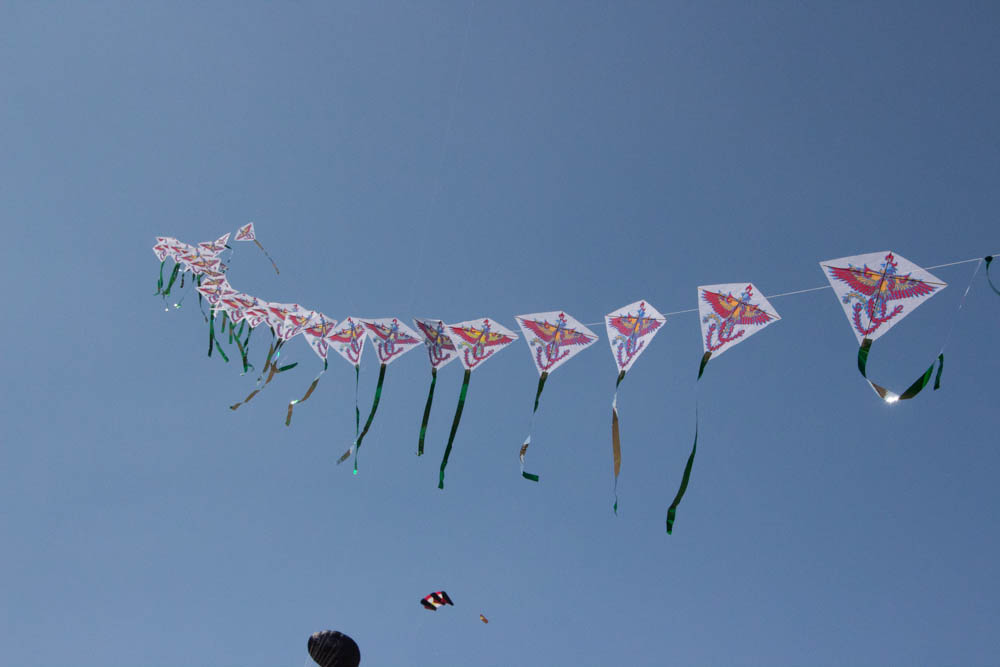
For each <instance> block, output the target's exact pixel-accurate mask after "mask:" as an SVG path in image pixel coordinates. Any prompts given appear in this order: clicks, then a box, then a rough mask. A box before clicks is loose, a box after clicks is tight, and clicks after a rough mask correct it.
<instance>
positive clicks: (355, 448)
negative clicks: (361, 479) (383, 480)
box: [337, 364, 386, 475]
mask: <svg viewBox="0 0 1000 667" xmlns="http://www.w3.org/2000/svg"><path fill="white" fill-rule="evenodd" d="M385 368H386V366H385V364H382V365H381V366H379V368H378V384H376V385H375V399H374V400H373V401H372V409H371V412H369V413H368V419H366V420H365V427H364V428H363V429H361V433H360V434H359V435H358V436H357V437H356V438H355V439H354V444H353V445H351V448H350V449H348V450H347V451H346V452H344V453H343V455H342V456H341V457H340V458H339V459H338V460H337V463H342V462H343V461H346V460H347V459H348V457H350V455H351V453H352V452H353V453H354V474H355V475H357V474H358V456H359V455H360V453H361V441H362V440H364V439H365V435H367V433H368V429H370V428H371V426H372V420H374V419H375V411H376V410H378V403H379V401H380V400H382V383H383V382H385Z"/></svg>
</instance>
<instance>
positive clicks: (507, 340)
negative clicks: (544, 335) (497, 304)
mask: <svg viewBox="0 0 1000 667" xmlns="http://www.w3.org/2000/svg"><path fill="white" fill-rule="evenodd" d="M448 330H449V336H450V338H451V340H452V342H453V343H454V344H455V349H456V350H457V351H458V358H459V360H460V361H461V362H462V366H463V367H464V368H465V374H464V375H463V376H462V390H461V391H460V392H459V394H458V407H457V408H455V418H454V419H453V420H452V422H451V432H450V433H449V434H448V444H447V446H446V447H445V448H444V458H443V459H441V471H440V473H439V476H438V488H439V489H443V488H444V469H445V468H447V467H448V457H450V456H451V446H452V444H453V443H454V442H455V433H457V432H458V423H459V422H460V421H461V420H462V409H463V408H464V407H465V397H466V394H467V393H468V391H469V378H470V377H471V376H472V371H474V370H475V369H477V368H479V367H480V366H481V365H482V364H483V363H484V362H485V361H486V360H487V359H489V358H491V357H492V356H493V355H495V354H496V353H497V352H499V351H500V350H502V349H504V348H505V347H507V346H508V345H510V344H511V343H513V342H514V341H515V340H517V338H518V336H517V334H516V333H514V332H513V331H511V330H510V329H507V328H505V327H503V326H501V325H499V324H497V323H496V322H495V321H494V320H491V319H490V318H488V317H484V318H480V319H475V320H466V321H465V322H459V323H458V324H451V325H449V326H448Z"/></svg>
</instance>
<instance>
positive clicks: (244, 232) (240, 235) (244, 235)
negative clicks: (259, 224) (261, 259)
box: [236, 222, 281, 275]
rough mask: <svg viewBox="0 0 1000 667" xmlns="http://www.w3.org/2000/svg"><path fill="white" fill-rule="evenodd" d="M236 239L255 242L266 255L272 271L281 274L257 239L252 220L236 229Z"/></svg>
mask: <svg viewBox="0 0 1000 667" xmlns="http://www.w3.org/2000/svg"><path fill="white" fill-rule="evenodd" d="M236 240H237V241H253V242H254V243H256V244H257V247H258V248H260V251H261V252H262V253H264V256H265V257H267V259H268V261H270V262H271V266H273V267H274V272H275V273H277V274H278V275H281V271H279V270H278V265H277V264H275V263H274V260H273V259H272V258H271V255H269V254H268V252H267V250H265V249H264V246H262V245H261V244H260V241H258V240H257V234H256V232H255V231H254V228H253V223H252V222H248V223H247V224H245V225H243V226H242V227H240V228H239V229H238V230H236Z"/></svg>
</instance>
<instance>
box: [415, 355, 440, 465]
mask: <svg viewBox="0 0 1000 667" xmlns="http://www.w3.org/2000/svg"><path fill="white" fill-rule="evenodd" d="M437 379H438V372H437V369H436V368H431V388H430V391H428V392H427V403H426V404H425V405H424V418H423V420H422V421H421V422H420V440H419V442H417V456H423V455H424V436H425V435H427V420H428V419H430V417H431V403H433V402H434V385H435V384H437Z"/></svg>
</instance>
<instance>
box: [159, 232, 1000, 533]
mask: <svg viewBox="0 0 1000 667" xmlns="http://www.w3.org/2000/svg"><path fill="white" fill-rule="evenodd" d="M229 238H230V234H225V235H223V236H221V237H219V238H218V239H216V240H215V241H206V242H202V243H198V244H197V245H188V244H187V243H184V242H182V241H178V240H177V239H175V238H171V237H157V239H156V244H155V245H154V246H153V252H154V253H155V254H156V257H157V258H158V259H159V260H160V276H159V280H158V282H157V289H156V293H157V294H160V295H162V297H163V298H164V300H165V299H166V297H167V296H168V295H170V293H171V290H172V289H173V287H174V285H175V283H176V281H177V278H178V275H180V280H181V283H180V285H181V287H182V288H183V285H184V276H185V274H187V273H190V274H192V276H193V282H194V283H195V289H196V290H197V293H198V299H199V304H201V303H202V300H204V301H205V302H207V303H208V304H209V312H208V314H207V315H205V319H206V321H207V322H208V325H209V343H208V355H209V356H211V355H212V352H213V350H214V349H217V350H218V352H219V354H220V356H222V357H223V358H224V359H225V360H226V361H227V362H228V361H229V357H228V356H227V355H226V353H225V351H224V349H223V348H222V346H221V344H220V343H221V341H222V339H223V337H224V336H225V335H226V334H228V342H229V343H230V344H235V345H236V348H237V349H238V350H239V353H240V358H241V361H242V364H243V372H244V373H246V372H249V370H250V368H252V364H250V362H249V361H248V359H247V353H248V349H249V343H250V334H251V333H252V332H253V330H254V329H256V328H257V327H258V326H260V325H261V324H266V325H267V327H268V328H269V329H270V331H271V334H272V338H271V342H270V344H269V346H268V351H267V357H266V358H265V360H264V366H263V369H262V370H261V372H260V375H259V376H258V378H257V383H256V387H255V388H254V390H253V391H252V392H251V393H250V394H249V395H248V396H247V397H246V398H244V399H243V400H242V401H240V402H239V403H236V404H234V405H232V406H230V408H231V409H232V410H236V409H237V408H239V407H240V406H241V405H243V404H244V403H247V402H248V401H250V400H251V399H253V398H254V396H256V395H257V394H258V393H260V391H261V390H263V389H264V387H266V386H267V385H268V384H269V383H270V382H271V380H272V379H274V377H275V376H276V375H277V374H279V373H283V372H285V371H288V370H291V369H292V368H294V367H295V366H296V365H297V364H296V363H292V364H288V365H284V366H282V365H279V363H278V360H279V358H280V356H281V350H282V348H283V346H284V345H285V344H287V343H288V341H290V340H291V339H292V338H294V337H296V336H298V335H300V334H301V335H302V336H303V337H304V338H305V340H306V341H307V342H308V344H309V346H310V347H311V348H312V349H313V351H314V352H315V353H316V354H317V356H319V358H320V359H321V360H322V361H323V370H322V371H320V373H319V375H317V376H316V378H315V379H314V380H313V381H312V383H311V384H310V385H309V388H308V389H307V390H306V392H305V394H304V395H303V396H302V398H299V399H297V400H293V401H291V402H290V403H289V404H288V412H287V415H286V417H285V424H286V425H290V424H291V421H292V412H293V410H294V407H295V406H296V405H298V404H300V403H303V402H305V401H306V400H308V399H309V397H310V396H311V395H312V393H313V391H314V390H315V389H316V386H317V384H318V383H319V380H320V378H321V377H322V375H323V373H325V372H326V370H327V365H328V361H329V351H330V350H331V349H332V350H334V351H335V352H336V353H337V354H339V355H340V356H341V357H343V358H344V359H345V360H347V362H348V363H351V364H353V365H354V371H355V376H354V377H355V437H354V442H353V444H352V445H351V447H350V448H349V449H348V450H347V451H346V452H344V454H343V455H342V456H341V457H340V459H339V460H338V461H337V462H338V464H339V463H342V462H343V461H345V460H347V459H348V458H350V457H351V456H352V455H353V456H354V474H357V472H358V455H359V454H360V451H361V445H362V443H363V441H364V438H365V435H366V434H367V433H368V431H369V429H370V428H371V425H372V421H373V420H374V418H375V413H376V411H377V410H378V405H379V400H380V398H381V395H382V387H383V384H384V382H385V375H386V369H387V368H388V366H389V364H391V363H392V362H393V361H395V360H396V359H398V358H399V357H401V356H402V355H403V354H405V353H406V352H408V351H410V350H412V349H414V348H415V347H419V346H420V345H421V344H423V345H424V347H425V349H426V351H427V356H428V359H429V361H430V367H431V384H430V389H429V390H428V393H427V402H426V405H425V407H424V413H423V418H422V421H421V424H420V437H419V440H418V444H417V455H418V456H420V455H423V453H424V438H425V435H426V432H427V422H428V419H429V417H430V413H431V405H432V403H433V400H434V387H435V384H436V383H437V372H438V369H440V368H441V367H442V366H445V365H446V364H449V363H451V362H452V361H454V360H455V359H458V360H459V361H460V362H461V364H462V366H463V367H464V369H465V374H464V376H463V379H462V388H461V391H460V393H459V398H458V406H457V407H456V409H455V416H454V419H453V420H452V424H451V431H450V433H449V434H448V444H447V445H446V447H445V450H444V457H443V458H442V460H441V467H440V472H439V477H438V488H439V489H444V479H445V469H446V468H447V466H448V459H449V457H450V456H451V452H452V445H453V444H454V441H455V435H456V433H457V432H458V425H459V422H460V421H461V418H462V410H463V408H464V406H465V398H466V395H467V393H468V389H469V380H470V378H471V376H472V372H473V371H474V370H476V369H477V368H479V367H480V366H481V365H482V364H484V363H485V362H486V361H487V360H489V359H491V358H492V357H493V356H494V355H495V354H497V353H498V352H500V351H501V350H502V349H504V348H505V347H507V346H508V345H510V344H511V343H513V342H514V341H516V340H517V339H518V338H519V336H518V335H517V334H516V333H514V332H513V331H511V330H510V329H507V328H506V327H504V326H503V325H501V324H500V323H498V322H497V321H496V320H495V319H493V318H489V317H481V318H477V319H474V320H466V321H464V322H457V323H453V324H446V323H445V322H443V321H441V320H437V319H424V318H414V319H413V324H414V326H415V327H416V329H413V328H411V327H410V326H409V325H407V324H406V323H404V322H402V321H400V320H399V319H397V318H392V317H386V318H359V317H347V318H345V319H344V320H342V321H338V320H336V319H334V318H332V317H328V316H327V315H325V314H324V313H322V312H320V311H316V310H310V309H308V308H303V307H302V306H300V305H298V304H295V303H274V302H269V301H265V300H263V299H259V298H257V297H255V296H252V295H250V294H246V293H243V292H239V291H237V290H236V289H234V288H233V287H232V286H231V285H230V284H229V281H228V280H227V278H226V270H227V266H226V265H225V264H224V263H223V262H222V259H221V258H220V255H221V254H222V253H223V251H225V250H227V249H230V250H231V247H230V246H229V245H228V242H229ZM235 241H247V242H250V241H252V242H254V243H255V244H256V245H257V247H258V248H260V250H261V251H262V252H263V253H264V254H265V256H267V258H268V259H269V260H270V261H271V265H272V266H273V267H274V270H275V272H276V273H278V272H279V271H278V267H277V265H276V264H275V263H274V260H273V259H272V258H271V256H270V255H268V254H267V251H266V250H265V249H264V246H262V245H261V243H260V241H258V240H257V236H256V231H255V229H254V223H252V222H251V223H249V224H247V225H244V226H243V227H240V228H239V230H237V232H236V236H235ZM168 259H172V260H173V261H174V267H173V270H172V272H171V274H170V276H169V278H167V279H164V268H165V266H166V261H167V260H168ZM992 260H993V257H992V256H987V257H985V258H983V259H982V260H978V261H979V262H980V265H981V264H982V263H984V262H985V264H986V277H987V281H988V282H989V285H990V287H991V288H992V289H993V291H994V292H996V293H997V294H998V295H1000V290H998V289H997V288H996V286H995V285H994V284H993V281H992V279H991V277H990V274H989V268H990V263H991V262H992ZM963 261H976V260H963ZM955 263H956V264H957V263H963V262H955ZM820 266H821V268H822V270H823V274H824V275H825V276H826V277H827V280H829V282H830V287H832V288H833V291H834V293H835V294H836V296H837V299H838V300H839V301H840V303H841V306H842V307H843V309H844V314H845V315H846V316H847V319H848V322H849V323H850V325H851V328H852V329H853V331H854V335H855V337H856V338H857V340H858V344H859V347H858V370H859V371H860V372H861V375H862V376H863V377H864V378H865V380H866V381H867V382H868V384H869V385H870V386H871V387H872V389H873V390H874V391H875V393H876V394H878V396H879V397H881V398H882V399H883V400H885V401H886V402H887V403H895V402H897V401H902V400H908V399H911V398H913V397H914V396H916V395H917V394H919V393H920V391H921V390H922V389H923V388H924V387H925V386H927V385H928V384H929V383H930V381H931V378H932V376H933V375H934V366H935V364H936V365H937V375H936V377H935V378H934V389H938V388H939V387H940V385H941V373H942V371H943V370H944V345H942V347H941V349H940V351H939V353H938V355H937V357H936V358H935V359H934V360H933V361H932V362H931V365H930V366H929V367H928V368H927V369H926V370H925V371H924V372H923V373H921V375H920V376H919V377H918V378H917V379H916V380H915V381H914V382H913V383H912V384H911V385H910V386H909V387H907V388H906V389H905V390H903V391H902V392H899V393H897V392H894V391H891V390H889V389H887V388H886V387H884V386H882V385H880V384H877V383H876V382H874V381H872V380H870V379H869V378H868V373H867V362H868V355H869V353H870V351H871V347H872V343H873V342H874V341H875V340H877V339H878V338H880V337H881V336H883V335H884V334H885V333H886V332H888V331H889V330H890V329H891V328H892V327H894V326H895V325H896V324H898V323H899V322H900V321H902V319H903V318H904V317H906V316H907V315H908V314H910V313H911V312H913V310H914V309H915V308H917V307H918V306H920V304H922V303H923V302H924V301H926V300H927V299H929V298H930V297H932V296H934V295H935V294H937V293H939V292H940V291H941V290H943V289H944V288H945V287H946V286H947V285H946V283H944V282H943V281H941V280H940V279H939V278H937V277H936V276H934V275H933V274H931V273H930V272H929V271H927V270H926V269H922V268H921V267H919V266H917V265H916V264H914V263H912V262H910V261H909V260H907V259H906V258H904V257H902V256H900V255H898V254H896V253H894V252H889V251H882V252H874V253H868V254H864V255H854V256H850V257H841V258H838V259H831V260H827V261H824V262H820ZM932 268H936V267H932ZM978 270H979V266H977V269H976V272H975V273H974V274H973V280H974V279H975V276H976V275H978ZM971 285H972V282H971V281H970V283H969V287H971ZM816 289H825V287H824V288H816ZM803 291H809V290H803ZM968 292H969V288H968V287H967V288H966V290H965V294H963V296H962V299H961V301H960V303H959V306H958V307H959V309H961V308H962V305H964V303H965V296H966V295H968ZM776 296H783V295H776ZM697 310H698V314H699V318H700V320H701V334H702V345H703V347H704V354H703V356H702V359H701V365H700V367H699V369H698V380H700V379H701V377H702V374H703V373H704V371H705V366H706V364H708V362H709V360H710V359H714V358H718V357H719V356H720V355H722V354H723V353H724V352H726V351H727V350H729V349H730V348H731V347H733V346H735V345H738V344H739V343H741V342H743V341H745V340H746V339H748V338H749V337H750V336H752V335H754V334H755V333H757V332H759V331H761V330H762V329H764V328H765V327H767V326H770V325H771V324H773V323H775V322H777V321H778V320H780V319H781V317H780V316H779V315H778V312H777V311H776V310H775V309H774V307H773V306H772V305H771V303H770V302H769V301H768V300H767V298H766V297H765V296H764V295H763V294H761V292H760V290H758V289H757V287H756V286H755V285H754V284H753V283H726V284H720V285H703V286H699V287H698V309H697ZM515 319H516V320H517V324H518V326H519V327H520V329H521V333H522V334H523V336H524V340H525V342H527V344H528V347H529V348H530V351H531V357H532V360H533V361H534V363H535V367H536V368H537V369H538V373H539V378H538V388H537V390H536V392H535V402H534V407H533V409H532V421H531V426H529V429H528V435H527V437H526V438H525V440H524V443H523V444H522V445H521V449H520V453H519V458H520V462H521V475H522V477H524V479H527V480H530V481H533V482H537V481H538V480H539V476H538V475H537V474H534V473H530V472H528V471H526V470H525V467H524V464H525V456H526V454H527V452H528V448H529V446H530V445H531V432H532V430H533V426H534V416H535V413H536V412H537V411H538V401H539V399H540V398H541V395H542V390H543V389H544V387H545V381H546V379H547V378H548V376H549V374H550V373H552V372H553V371H555V370H556V369H557V368H559V367H560V366H562V365H563V364H564V363H566V362H567V361H569V360H570V359H572V358H573V357H574V356H576V355H577V354H579V353H580V352H581V351H583V350H585V349H586V348H588V347H589V346H590V345H592V344H593V343H594V342H595V341H596V340H597V338H598V336H597V334H595V333H594V332H593V331H591V330H590V329H589V328H587V326H586V325H585V324H583V323H581V322H579V321H578V320H576V319H575V318H573V317H572V316H570V315H568V314H567V313H565V312H561V311H551V312H544V313H530V314H526V315H517V316H516V318H515ZM217 321H218V323H219V326H218V332H217V331H216V322H217ZM665 321H666V317H665V316H664V315H663V314H661V313H660V312H659V311H657V310H656V308H654V307H653V305H652V304H650V303H649V302H648V301H636V302H635V303H630V304H628V305H626V306H622V307H621V308H618V309H616V310H614V311H612V312H610V313H608V314H607V315H606V316H605V318H604V324H605V327H606V329H607V336H608V343H609V344H610V346H611V353H612V356H613V357H614V360H615V364H616V365H617V367H618V379H617V381H616V383H615V394H614V397H613V399H612V402H611V446H612V454H613V467H614V494H615V501H614V506H613V509H614V511H615V513H616V514H617V512H618V492H617V488H618V475H619V472H620V470H621V439H620V436H619V420H618V388H619V386H620V385H621V383H622V380H624V378H625V374H626V373H627V372H628V371H629V370H630V369H631V368H632V366H633V364H635V362H636V361H637V360H638V359H639V357H640V356H641V355H642V353H643V352H644V351H645V350H646V348H647V346H648V345H649V344H650V342H651V341H652V340H653V337H654V336H656V334H657V333H659V331H660V329H661V327H662V326H663V324H664V322H665ZM244 335H245V337H244ZM366 339H369V340H370V341H371V343H372V346H373V347H374V348H375V354H376V355H377V356H378V360H379V363H380V366H379V374H378V383H377V384H376V387H375V397H374V399H373V401H372V407H371V410H370V412H369V413H368V418H367V419H366V420H365V422H364V426H363V427H362V425H361V413H360V411H359V410H358V406H357V388H358V379H359V375H360V369H361V357H362V355H363V353H364V350H365V345H364V343H365V340H366ZM945 343H947V338H946V340H945ZM697 448H698V420H697V399H696V403H695V436H694V443H693V445H692V448H691V454H690V456H689V457H688V460H687V464H686V465H685V468H684V473H683V475H682V477H681V484H680V487H679V489H678V491H677V494H676V496H675V498H674V500H673V503H671V505H670V507H669V509H668V510H667V519H666V529H667V533H671V532H672V530H673V524H674V520H675V518H676V512H677V507H678V505H679V504H680V502H681V499H682V498H683V496H684V492H685V491H686V489H687V486H688V482H689V480H690V476H691V469H692V466H693V465H694V458H695V453H696V452H697Z"/></svg>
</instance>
